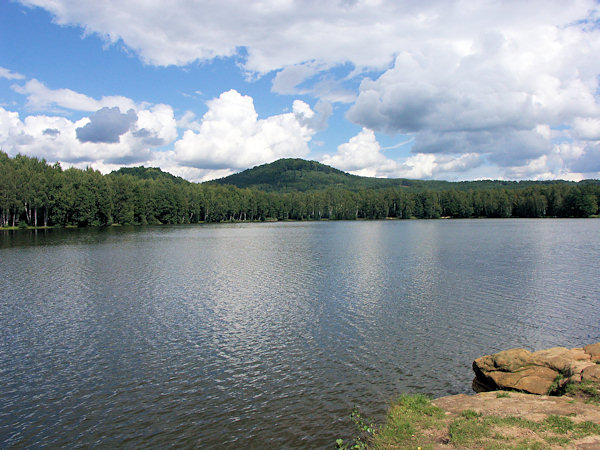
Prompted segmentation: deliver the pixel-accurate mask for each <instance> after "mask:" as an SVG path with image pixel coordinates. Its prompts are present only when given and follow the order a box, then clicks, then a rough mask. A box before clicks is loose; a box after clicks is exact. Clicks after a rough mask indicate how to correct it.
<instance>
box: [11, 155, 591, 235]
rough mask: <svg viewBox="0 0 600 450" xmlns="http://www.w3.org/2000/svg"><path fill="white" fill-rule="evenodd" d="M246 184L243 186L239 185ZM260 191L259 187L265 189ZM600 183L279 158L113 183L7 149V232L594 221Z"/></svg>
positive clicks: (127, 172)
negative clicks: (426, 177) (238, 224)
mask: <svg viewBox="0 0 600 450" xmlns="http://www.w3.org/2000/svg"><path fill="white" fill-rule="evenodd" d="M236 179H237V180H238V182H239V180H240V179H241V180H242V182H243V183H242V182H240V184H239V186H240V187H237V186H234V185H232V184H220V183H228V182H229V183H232V182H235V181H236ZM259 188H261V189H259ZM599 205H600V182H599V181H598V180H588V181H583V182H579V183H572V182H566V181H556V182H534V181H523V182H503V181H479V182H464V183H450V182H446V181H413V180H381V179H377V178H366V177H356V176H353V175H349V174H346V173H344V172H341V171H339V170H336V169H333V168H331V167H328V166H324V165H322V164H319V163H316V162H310V161H303V160H280V161H276V162H275V163H272V164H267V165H264V166H260V167H258V168H255V169H252V170H250V171H246V172H245V173H244V172H243V173H242V174H238V176H233V177H229V178H226V179H223V180H219V182H208V183H191V182H189V181H186V180H184V179H183V178H179V177H175V176H173V175H171V174H168V173H166V172H163V171H162V170H160V169H157V168H144V167H135V168H131V169H120V170H117V171H115V172H113V173H111V174H108V175H102V174H101V173H100V172H98V171H96V170H93V169H91V168H88V169H86V170H80V169H75V168H70V169H66V170H63V169H62V168H61V167H60V164H52V165H50V164H48V163H47V162H46V161H45V160H43V159H42V160H40V159H37V158H32V157H28V156H25V155H16V156H15V157H10V156H8V155H7V154H6V153H4V152H2V151H0V227H17V226H18V227H24V228H26V227H27V226H34V227H35V226H40V225H43V226H79V227H85V226H106V225H112V224H121V225H129V224H142V225H143V224H161V223H163V224H167V223H169V224H179V223H199V222H224V221H257V220H260V221H262V220H339V219H344V220H354V219H385V218H394V219H412V218H417V219H435V218H440V217H456V218H459V217H461V218H463V217H589V216H596V215H598V214H599V212H600V211H599V210H598V207H599Z"/></svg>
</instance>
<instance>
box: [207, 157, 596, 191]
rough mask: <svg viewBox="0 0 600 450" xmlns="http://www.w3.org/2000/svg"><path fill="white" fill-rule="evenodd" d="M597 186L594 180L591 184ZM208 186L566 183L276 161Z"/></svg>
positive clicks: (487, 186)
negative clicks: (375, 173) (415, 175)
mask: <svg viewBox="0 0 600 450" xmlns="http://www.w3.org/2000/svg"><path fill="white" fill-rule="evenodd" d="M589 182H590V183H594V184H595V183H597V180H590V181H589ZM208 183H211V184H222V185H223V184H230V185H233V186H237V187H239V188H254V189H259V190H261V191H266V192H307V191H319V190H323V189H327V188H329V187H339V188H344V189H347V190H350V191H360V190H362V189H382V188H389V187H402V188H406V189H408V190H411V191H422V190H435V191H440V190H447V189H457V190H470V189H494V188H503V189H515V188H524V187H527V186H530V185H547V184H564V183H569V184H571V182H566V181H560V180H555V181H504V180H482V181H460V182H450V181H440V180H409V179H406V178H372V177H360V176H357V175H351V174H349V173H346V172H343V171H341V170H338V169H334V168H333V167H330V166H327V165H325V164H321V163H319V162H316V161H306V160H303V159H293V158H287V159H279V160H277V161H275V162H272V163H269V164H263V165H260V166H256V167H253V168H252V169H247V170H244V171H243V172H239V173H236V174H233V175H229V176H228V177H225V178H220V179H218V180H213V181H209V182H208Z"/></svg>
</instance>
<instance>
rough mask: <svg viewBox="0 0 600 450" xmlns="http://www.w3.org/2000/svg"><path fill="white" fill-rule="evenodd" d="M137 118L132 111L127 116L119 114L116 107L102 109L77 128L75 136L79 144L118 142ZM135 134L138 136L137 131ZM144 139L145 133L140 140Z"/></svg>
mask: <svg viewBox="0 0 600 450" xmlns="http://www.w3.org/2000/svg"><path fill="white" fill-rule="evenodd" d="M137 118H138V117H137V114H136V113H135V111H134V110H133V109H130V110H129V111H127V114H121V111H120V110H119V108H117V107H114V108H102V109H100V110H98V111H96V112H95V113H94V114H92V116H90V121H89V122H88V123H86V124H85V125H84V126H83V127H80V128H77V129H76V130H75V134H76V135H77V139H79V142H95V143H99V142H104V143H106V144H111V143H115V142H119V137H120V136H121V135H122V134H125V133H126V132H127V131H129V128H130V127H131V125H132V124H133V123H134V122H135V121H136V120H137ZM144 130H145V129H144ZM137 133H138V134H139V131H138V132H137ZM134 135H135V133H134ZM136 137H138V136H136ZM145 137H147V134H146V133H144V135H143V136H142V138H145Z"/></svg>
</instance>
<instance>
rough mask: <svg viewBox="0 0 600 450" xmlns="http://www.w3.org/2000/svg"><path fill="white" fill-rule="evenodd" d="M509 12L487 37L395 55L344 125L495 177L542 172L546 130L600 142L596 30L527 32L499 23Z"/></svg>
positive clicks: (548, 27)
mask: <svg viewBox="0 0 600 450" xmlns="http://www.w3.org/2000/svg"><path fill="white" fill-rule="evenodd" d="M482 5H483V4H476V5H474V6H473V7H472V8H471V9H467V11H466V12H465V13H464V14H466V15H467V16H469V15H470V14H471V13H472V11H476V10H478V9H480V8H481V7H482ZM588 6H590V7H593V6H594V5H588ZM596 6H597V5H596ZM510 8H511V7H510V6H508V7H503V8H502V11H498V12H499V14H500V16H499V18H498V19H494V21H493V23H491V24H489V19H488V20H487V22H488V25H491V26H489V29H488V30H486V31H483V30H481V26H480V25H478V26H476V27H475V28H474V29H473V30H472V32H471V31H468V32H467V31H465V30H461V32H460V33H459V32H456V30H455V32H454V33H452V34H451V36H449V37H450V39H448V38H447V36H444V37H442V38H439V37H436V38H430V39H428V40H426V41H424V42H423V43H422V44H419V45H416V47H415V48H413V49H406V50H403V51H401V52H400V53H399V54H398V55H397V57H396V59H395V62H394V66H393V67H392V68H390V69H389V70H387V71H385V72H384V73H383V74H382V75H381V76H379V77H378V78H376V79H369V78H367V79H364V80H363V81H362V82H361V85H360V90H359V95H358V98H357V101H356V102H355V104H354V105H353V106H352V107H351V108H350V110H349V111H348V114H347V117H348V119H350V120H351V121H353V122H355V123H357V124H360V125H363V126H367V127H370V128H372V129H374V130H376V131H383V132H386V133H390V134H395V133H412V134H413V136H414V138H415V145H414V147H413V152H415V153H433V154H450V153H454V154H470V153H475V154H480V155H487V159H488V160H489V161H491V162H493V163H494V164H497V165H498V166H500V167H512V166H514V167H531V168H533V169H535V168H536V167H537V168H539V167H541V166H540V164H539V161H542V160H543V159H544V158H543V156H544V155H549V154H550V153H551V152H552V149H553V147H554V143H553V141H552V133H551V128H553V127H563V128H564V127H572V133H571V137H573V138H576V139H591V140H597V139H600V132H599V131H598V129H599V128H598V125H599V122H598V117H599V116H600V103H599V102H598V97H597V89H598V73H600V60H598V59H597V58H594V59H593V61H592V60H591V59H590V58H589V55H592V54H600V33H599V30H598V29H589V28H586V27H585V25H581V26H577V25H574V24H571V23H569V21H568V20H567V19H566V17H564V18H563V17H560V16H559V15H558V14H555V15H552V14H549V13H548V12H547V11H546V12H545V13H542V20H539V18H538V17H536V18H532V19H531V20H530V23H529V25H528V26H527V27H525V26H523V25H524V24H521V23H519V22H520V20H519V19H517V20H516V22H515V24H510V23H503V19H504V18H505V14H506V12H507V11H508V10H510ZM551 9H552V8H551ZM580 13H581V14H582V17H585V14H586V12H584V11H580ZM548 15H550V16H551V17H550V19H551V20H552V21H548V18H549V17H548ZM456 18H457V17H456V15H455V17H454V19H456ZM447 33H448V32H447V31H446V32H445V33H443V34H447ZM536 164H537V165H536ZM512 173H515V174H516V173H519V174H525V173H526V171H523V170H521V171H517V170H514V171H512ZM545 173H546V172H545ZM546 174H547V173H546Z"/></svg>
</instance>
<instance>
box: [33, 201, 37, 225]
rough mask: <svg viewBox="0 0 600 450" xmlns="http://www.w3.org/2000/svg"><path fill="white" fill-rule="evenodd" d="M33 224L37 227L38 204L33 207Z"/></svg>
mask: <svg viewBox="0 0 600 450" xmlns="http://www.w3.org/2000/svg"><path fill="white" fill-rule="evenodd" d="M33 226H34V227H37V206H36V207H34V208H33Z"/></svg>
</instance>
